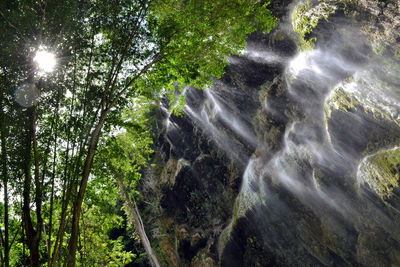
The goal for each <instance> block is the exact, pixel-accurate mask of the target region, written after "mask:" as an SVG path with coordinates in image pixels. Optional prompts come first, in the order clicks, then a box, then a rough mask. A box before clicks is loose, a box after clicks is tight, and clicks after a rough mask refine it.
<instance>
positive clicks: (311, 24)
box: [292, 0, 338, 50]
mask: <svg viewBox="0 0 400 267" xmlns="http://www.w3.org/2000/svg"><path fill="white" fill-rule="evenodd" d="M337 9H338V7H337V6H336V5H335V4H331V3H328V2H317V3H313V2H312V1H310V0H308V1H305V2H304V3H302V4H300V5H298V6H297V7H296V8H295V10H294V12H293V15H292V24H293V29H294V31H295V32H297V33H298V34H299V39H300V42H299V44H298V48H299V49H300V50H312V49H313V48H314V43H315V42H316V40H317V39H316V37H315V36H312V32H313V30H314V29H315V28H316V27H317V26H318V23H319V22H320V20H321V19H325V20H326V21H328V18H329V16H331V15H332V14H334V13H335V12H336V10H337Z"/></svg>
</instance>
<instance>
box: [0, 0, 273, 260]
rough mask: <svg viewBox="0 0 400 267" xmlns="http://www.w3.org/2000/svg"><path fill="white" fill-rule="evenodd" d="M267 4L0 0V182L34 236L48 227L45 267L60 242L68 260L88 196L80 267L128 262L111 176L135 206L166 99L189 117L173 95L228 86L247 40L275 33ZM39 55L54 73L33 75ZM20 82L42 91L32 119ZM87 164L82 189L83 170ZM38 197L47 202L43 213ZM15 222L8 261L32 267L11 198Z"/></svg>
mask: <svg viewBox="0 0 400 267" xmlns="http://www.w3.org/2000/svg"><path fill="white" fill-rule="evenodd" d="M267 6H268V3H266V4H260V2H259V1H258V0H249V1H241V0H233V1H232V0H222V1H211V0H204V1H194V0H189V1H188V0H153V1H150V0H141V1H138V0H110V1H92V0H90V1H84V0H79V1H73V0H66V1H33V0H26V1H25V0H24V1H2V2H1V3H0V11H1V14H0V15H1V17H2V20H1V21H0V36H1V39H2V43H1V44H0V62H1V63H0V109H1V113H0V119H1V121H2V124H1V127H0V129H1V133H2V134H3V133H4V142H3V141H2V142H3V143H4V144H5V147H6V148H7V153H6V152H5V151H4V153H6V155H5V156H4V157H3V158H4V160H5V162H6V164H7V171H6V172H5V173H6V174H5V175H3V173H2V179H8V183H7V184H8V186H9V187H10V188H11V189H10V191H9V198H10V199H12V200H16V199H21V198H23V199H24V200H26V202H27V206H28V209H29V207H35V209H32V210H30V211H28V212H27V214H28V215H30V217H31V220H32V222H33V228H34V229H40V223H39V222H40V219H43V226H44V229H45V230H46V233H44V231H43V233H42V231H40V233H41V235H40V242H39V243H38V247H39V251H40V253H41V257H42V259H41V263H42V264H45V261H46V260H47V258H48V257H51V256H52V255H53V253H54V250H55V247H56V246H55V244H56V242H59V243H58V244H60V249H59V253H58V254H57V255H55V259H56V263H57V264H63V263H64V261H65V257H66V255H68V253H70V251H69V249H68V243H69V242H70V240H71V228H73V227H71V220H67V218H70V219H71V217H73V214H72V212H71V210H74V208H76V207H78V206H79V205H78V204H77V203H78V202H79V201H78V202H77V201H76V200H77V195H78V194H77V193H76V192H78V191H79V190H81V189H82V188H83V189H82V190H83V192H84V191H85V190H86V198H85V199H84V202H83V204H82V212H81V214H80V215H79V214H78V216H82V221H81V222H80V225H79V226H80V227H81V229H84V230H82V231H80V237H79V241H80V242H81V244H80V245H79V249H78V250H79V251H78V264H81V265H85V266H96V265H105V264H106V265H110V266H112V265H113V264H115V265H116V266H117V265H121V264H122V261H128V260H131V259H132V257H133V256H132V254H130V253H129V252H126V251H125V250H124V249H123V248H122V244H121V242H119V241H118V240H109V238H108V232H109V231H110V229H111V228H112V227H113V226H115V225H118V224H119V223H120V220H121V219H120V217H118V216H116V215H115V213H116V211H118V208H117V207H116V202H117V198H118V192H117V190H116V188H117V186H116V181H115V179H112V178H115V177H116V176H119V177H123V179H124V183H125V184H126V185H129V188H130V189H131V190H132V192H133V194H134V195H135V197H138V195H139V194H138V192H137V191H136V190H135V188H136V184H137V181H138V180H139V179H140V178H141V174H142V172H143V168H144V167H145V166H146V164H147V162H148V159H149V157H150V155H151V154H152V153H153V151H152V146H153V144H152V140H153V134H154V129H153V128H152V127H151V125H153V121H152V120H154V115H155V113H156V111H155V110H156V102H158V101H159V96H160V95H161V94H164V93H166V94H167V95H168V96H169V97H170V98H171V99H172V100H173V101H172V104H171V107H172V110H173V112H175V113H182V112H183V105H184V97H183V94H175V90H176V89H178V90H182V89H183V88H185V86H191V85H194V86H196V87H198V88H205V87H207V86H210V84H211V80H210V78H211V77H217V78H219V77H221V76H222V75H223V73H224V67H225V66H226V65H227V64H228V61H227V57H228V56H230V55H232V54H238V53H240V51H242V50H243V49H244V47H245V44H246V38H247V35H248V34H250V33H251V32H253V31H255V30H261V31H264V32H268V31H270V30H271V29H272V27H274V26H275V25H276V23H277V20H276V18H275V17H273V16H272V14H271V12H270V11H269V10H268V9H267ZM39 47H41V48H42V49H47V50H49V51H51V52H53V53H55V55H56V57H57V60H58V61H57V65H56V70H55V72H53V73H49V74H46V75H42V76H40V75H38V74H39V73H38V70H37V68H36V67H35V65H34V64H33V63H32V59H33V57H34V54H35V52H36V51H37V50H38V49H39ZM23 83H29V84H31V85H32V86H33V88H36V89H37V90H39V91H40V92H41V94H40V97H39V99H38V101H37V105H36V106H35V110H36V117H32V116H30V115H29V114H30V112H31V110H33V108H31V109H27V108H26V107H24V106H22V105H19V104H18V103H16V101H15V99H14V96H13V94H14V90H15V88H16V87H17V86H18V85H21V84H23ZM101 115H104V116H103V117H101ZM100 118H102V119H103V118H104V125H103V124H102V121H101V119H100ZM31 124H34V125H35V126H36V129H35V132H34V133H33V134H34V135H35V137H36V140H37V147H38V149H37V151H34V149H33V146H32V137H33V136H32V135H33V134H32V133H31V132H30V131H28V130H27V129H28V126H29V125H31ZM97 130H98V135H97V136H95V134H94V133H95V132H96V131H97ZM91 144H95V145H94V146H91ZM91 149H94V152H93V153H95V154H97V155H96V157H95V158H94V163H93V167H92V166H91V160H90V157H89V156H87V155H89V154H90V153H91V151H92V150H91ZM96 149H98V151H97V150H96ZM96 151H97V152H99V153H96ZM1 152H3V150H2V151H1ZM34 152H37V153H34ZM34 155H37V158H35V157H34ZM35 159H37V162H38V165H39V166H38V172H39V176H38V177H36V176H35V175H34V173H33V166H34V163H35ZM88 159H89V160H88ZM88 162H89V163H88ZM88 166H89V168H88V172H89V174H90V176H89V175H88V177H89V179H88V180H87V181H85V179H83V176H84V175H82V173H85V172H84V171H83V170H84V169H85V167H88ZM24 170H25V172H24ZM3 176H4V177H3ZM35 178H36V180H35ZM32 181H36V182H37V184H36V185H34V184H33V183H32ZM88 181H89V182H88ZM24 185H25V186H26V188H24ZM86 185H87V187H86ZM85 188H87V189H85ZM25 189H26V190H25ZM39 189H40V190H39ZM24 190H25V191H26V194H25V195H23V192H24ZM35 194H38V195H39V197H38V199H40V200H41V201H42V207H41V208H42V214H40V215H38V214H37V213H36V211H37V210H38V209H37V207H36V204H34V202H35ZM9 213H10V214H13V217H11V216H10V220H9V222H8V225H7V229H9V230H10V236H13V235H16V241H15V243H14V245H13V247H12V248H11V254H10V255H12V257H11V263H12V265H15V266H18V265H29V260H27V258H28V256H29V250H28V248H27V246H26V243H27V238H26V232H23V231H20V232H19V233H18V232H17V229H18V227H19V228H21V221H22V220H24V225H26V222H25V220H26V218H22V216H21V203H17V201H16V202H15V203H14V205H13V207H12V209H11V208H10V211H9ZM40 217H42V218H40ZM62 221H66V222H67V223H66V225H65V226H62V225H61V222H62ZM99 221H101V222H102V223H101V224H99V223H98V222H99ZM59 230H60V231H59ZM59 232H60V236H59V237H60V240H59V239H57V234H58V233H59ZM102 244H106V245H105V246H102Z"/></svg>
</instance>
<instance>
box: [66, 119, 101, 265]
mask: <svg viewBox="0 0 400 267" xmlns="http://www.w3.org/2000/svg"><path fill="white" fill-rule="evenodd" d="M106 116H107V111H103V112H102V113H101V115H100V120H99V122H98V123H97V125H96V128H95V129H94V131H93V134H92V136H91V138H90V144H89V149H88V154H87V156H86V160H85V164H84V166H83V173H82V180H81V184H80V187H79V191H78V195H77V197H76V200H75V202H74V209H73V213H72V216H73V217H72V230H71V238H70V240H69V252H68V257H67V266H68V267H75V259H76V250H77V247H78V229H79V217H80V214H81V210H82V202H83V198H84V196H85V191H86V186H87V183H88V179H89V174H90V171H91V169H92V165H93V159H94V155H95V153H96V149H97V143H98V141H99V137H100V133H101V130H102V129H103V125H104V122H105V120H106Z"/></svg>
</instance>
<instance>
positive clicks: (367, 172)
mask: <svg viewBox="0 0 400 267" xmlns="http://www.w3.org/2000/svg"><path fill="white" fill-rule="evenodd" d="M357 179H358V180H359V182H360V183H367V184H368V185H369V187H370V188H371V189H372V190H374V191H375V192H376V193H377V194H378V195H379V196H380V197H381V198H382V199H387V198H390V197H391V196H392V191H393V189H394V188H396V187H398V186H399V179H400V147H395V148H392V149H383V150H380V151H379V152H377V153H375V154H372V155H370V156H367V157H365V158H364V159H363V160H362V162H361V164H360V166H359V169H358V173H357Z"/></svg>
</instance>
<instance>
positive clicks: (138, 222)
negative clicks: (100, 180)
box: [118, 177, 160, 267]
mask: <svg viewBox="0 0 400 267" xmlns="http://www.w3.org/2000/svg"><path fill="white" fill-rule="evenodd" d="M118 184H119V187H120V190H121V191H122V197H123V198H124V199H125V205H127V206H128V209H127V212H129V213H130V215H131V217H132V218H133V220H134V223H135V226H136V230H137V232H138V234H139V237H140V240H141V241H142V244H143V246H144V249H145V250H146V252H147V256H148V257H149V261H150V263H151V266H153V267H160V263H159V262H158V259H157V256H156V254H155V253H154V251H153V248H152V247H151V244H150V241H149V239H148V238H147V235H146V231H145V230H144V225H143V221H142V217H141V216H140V213H139V210H138V208H137V205H136V201H135V199H133V198H131V197H130V196H129V193H128V189H127V187H126V186H125V184H124V181H123V180H122V178H121V177H118Z"/></svg>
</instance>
